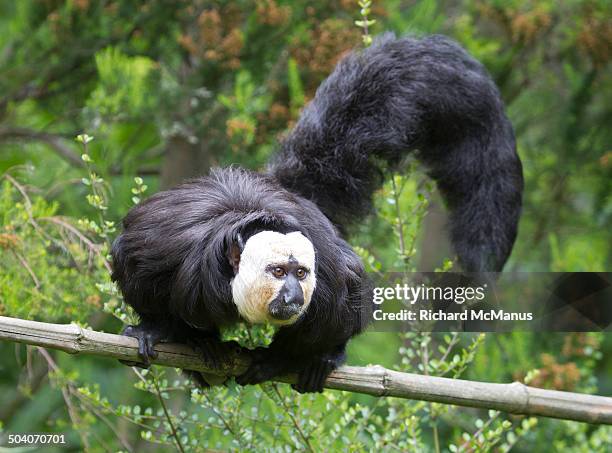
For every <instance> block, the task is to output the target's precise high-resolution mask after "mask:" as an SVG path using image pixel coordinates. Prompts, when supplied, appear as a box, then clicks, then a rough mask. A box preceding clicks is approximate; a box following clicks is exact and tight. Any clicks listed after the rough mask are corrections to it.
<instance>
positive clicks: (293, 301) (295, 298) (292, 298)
mask: <svg viewBox="0 0 612 453" xmlns="http://www.w3.org/2000/svg"><path fill="white" fill-rule="evenodd" d="M283 302H284V303H285V305H297V306H298V307H301V306H302V305H304V298H303V297H302V295H300V294H285V295H283Z"/></svg>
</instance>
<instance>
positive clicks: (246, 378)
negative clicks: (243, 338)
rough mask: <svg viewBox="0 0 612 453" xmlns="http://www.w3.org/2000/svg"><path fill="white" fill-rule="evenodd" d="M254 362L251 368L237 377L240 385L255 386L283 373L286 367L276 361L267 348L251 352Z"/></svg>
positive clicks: (279, 361)
mask: <svg viewBox="0 0 612 453" xmlns="http://www.w3.org/2000/svg"><path fill="white" fill-rule="evenodd" d="M250 355H251V358H252V362H251V365H250V366H249V368H248V369H247V370H246V371H245V372H244V373H243V374H241V375H240V376H236V383H238V384H239V385H255V384H261V383H262V382H266V381H269V380H270V379H272V378H274V377H276V376H278V375H280V374H282V373H283V371H285V370H284V368H285V365H284V364H283V362H282V361H281V360H279V359H275V358H274V357H273V356H272V355H271V353H270V352H269V351H268V350H267V348H256V349H254V350H252V351H251V352H250Z"/></svg>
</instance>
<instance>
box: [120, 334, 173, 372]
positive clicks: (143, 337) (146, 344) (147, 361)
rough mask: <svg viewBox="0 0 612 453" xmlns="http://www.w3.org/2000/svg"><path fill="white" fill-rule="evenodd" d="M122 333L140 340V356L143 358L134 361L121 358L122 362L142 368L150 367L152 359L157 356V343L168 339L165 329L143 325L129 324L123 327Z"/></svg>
mask: <svg viewBox="0 0 612 453" xmlns="http://www.w3.org/2000/svg"><path fill="white" fill-rule="evenodd" d="M121 335H125V336H126V337H133V338H136V339H137V340H138V356H139V357H140V358H141V359H142V362H132V361H129V360H120V362H121V363H123V364H125V365H128V366H137V367H140V368H149V366H151V359H156V358H157V352H156V351H155V349H154V348H155V345H156V344H158V343H161V341H162V340H164V339H166V335H165V334H164V332H163V331H160V330H155V329H148V328H146V327H144V326H142V325H138V326H127V327H126V328H125V329H123V332H121Z"/></svg>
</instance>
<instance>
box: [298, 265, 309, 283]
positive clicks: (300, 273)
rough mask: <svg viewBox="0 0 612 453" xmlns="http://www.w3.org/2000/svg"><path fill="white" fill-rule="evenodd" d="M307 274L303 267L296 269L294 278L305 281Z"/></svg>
mask: <svg viewBox="0 0 612 453" xmlns="http://www.w3.org/2000/svg"><path fill="white" fill-rule="evenodd" d="M307 274H308V271H307V270H306V269H304V268H303V267H300V268H298V270H297V271H295V275H296V277H297V278H299V279H300V280H303V279H305V278H306V275H307Z"/></svg>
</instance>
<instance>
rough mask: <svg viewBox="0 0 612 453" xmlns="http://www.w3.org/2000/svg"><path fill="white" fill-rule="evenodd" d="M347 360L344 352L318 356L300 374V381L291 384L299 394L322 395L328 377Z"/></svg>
mask: <svg viewBox="0 0 612 453" xmlns="http://www.w3.org/2000/svg"><path fill="white" fill-rule="evenodd" d="M344 359H345V354H344V350H343V351H342V352H341V353H340V352H331V353H326V354H321V355H316V356H314V357H312V358H311V359H310V361H308V362H307V363H306V366H304V367H303V368H302V369H301V370H300V371H299V373H298V381H297V382H296V383H295V384H291V387H292V388H293V390H296V391H297V392H299V393H314V392H316V393H321V392H323V386H324V385H325V381H326V380H327V377H328V376H329V375H330V373H331V372H332V371H334V370H335V369H336V368H338V367H339V366H340V365H341V364H342V363H343V362H344Z"/></svg>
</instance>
